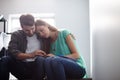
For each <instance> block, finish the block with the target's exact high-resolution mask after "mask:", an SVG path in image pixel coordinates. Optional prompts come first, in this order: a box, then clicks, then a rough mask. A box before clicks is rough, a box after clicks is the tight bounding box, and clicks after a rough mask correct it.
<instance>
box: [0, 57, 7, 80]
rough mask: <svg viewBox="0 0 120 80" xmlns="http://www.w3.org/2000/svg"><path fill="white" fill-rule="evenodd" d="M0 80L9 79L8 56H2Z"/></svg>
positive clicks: (0, 59) (0, 60)
mask: <svg viewBox="0 0 120 80" xmlns="http://www.w3.org/2000/svg"><path fill="white" fill-rule="evenodd" d="M0 80H9V70H8V57H7V56H3V57H1V58H0Z"/></svg>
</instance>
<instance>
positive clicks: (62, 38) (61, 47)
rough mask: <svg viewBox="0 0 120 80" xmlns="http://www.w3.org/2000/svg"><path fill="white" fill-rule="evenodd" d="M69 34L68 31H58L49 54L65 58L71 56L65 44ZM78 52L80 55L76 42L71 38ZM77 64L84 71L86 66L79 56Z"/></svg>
mask: <svg viewBox="0 0 120 80" xmlns="http://www.w3.org/2000/svg"><path fill="white" fill-rule="evenodd" d="M70 34H71V33H70V32H69V31H68V30H60V31H59V33H58V37H57V39H56V40H55V42H53V43H52V44H51V48H50V53H53V54H54V55H56V56H57V55H62V56H65V55H69V54H71V52H70V49H69V47H68V45H67V42H66V37H67V36H68V35H70ZM72 40H73V42H74V44H75V46H76V48H77V50H78V52H79V53H80V51H79V48H78V46H77V44H76V41H75V39H74V38H72ZM76 62H77V64H79V65H80V66H81V67H83V68H85V69H86V65H85V63H84V60H83V58H82V56H81V54H80V58H78V59H77V61H76ZM85 77H86V75H85V76H84V78H85Z"/></svg>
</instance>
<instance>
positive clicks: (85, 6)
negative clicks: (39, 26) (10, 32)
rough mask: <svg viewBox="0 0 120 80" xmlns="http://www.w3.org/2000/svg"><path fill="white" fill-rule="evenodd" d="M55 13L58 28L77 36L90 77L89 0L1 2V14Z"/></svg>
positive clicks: (16, 0) (2, 0) (18, 0)
mask: <svg viewBox="0 0 120 80" xmlns="http://www.w3.org/2000/svg"><path fill="white" fill-rule="evenodd" d="M15 13H55V20H56V26H57V27H58V28H68V29H69V30H71V31H72V33H73V34H74V35H75V36H76V38H77V42H78V44H79V46H80V50H81V54H82V55H83V57H84V58H85V61H86V63H87V73H88V75H90V39H89V0H0V14H3V15H4V16H5V18H6V19H8V15H9V14H15Z"/></svg>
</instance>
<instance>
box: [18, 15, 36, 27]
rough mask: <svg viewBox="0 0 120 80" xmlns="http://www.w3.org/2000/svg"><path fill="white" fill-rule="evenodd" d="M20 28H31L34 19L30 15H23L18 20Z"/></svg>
mask: <svg viewBox="0 0 120 80" xmlns="http://www.w3.org/2000/svg"><path fill="white" fill-rule="evenodd" d="M19 20H20V25H21V27H23V26H33V25H34V24H35V20H34V17H33V16H32V15H31V14H23V15H21V16H20V18H19Z"/></svg>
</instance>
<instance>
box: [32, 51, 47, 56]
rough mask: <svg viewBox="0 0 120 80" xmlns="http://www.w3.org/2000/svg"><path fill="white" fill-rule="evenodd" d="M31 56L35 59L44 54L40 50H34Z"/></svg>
mask: <svg viewBox="0 0 120 80" xmlns="http://www.w3.org/2000/svg"><path fill="white" fill-rule="evenodd" d="M32 55H33V56H34V57H35V56H45V55H46V53H45V52H44V51H42V50H36V51H34V52H33V53H32Z"/></svg>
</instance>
